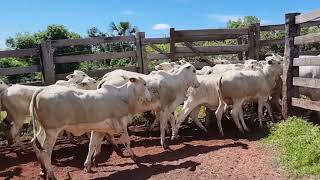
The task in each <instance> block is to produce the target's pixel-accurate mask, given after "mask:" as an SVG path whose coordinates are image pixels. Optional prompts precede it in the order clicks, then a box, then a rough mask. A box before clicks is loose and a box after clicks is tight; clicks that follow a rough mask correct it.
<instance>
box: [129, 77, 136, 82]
mask: <svg viewBox="0 0 320 180" xmlns="http://www.w3.org/2000/svg"><path fill="white" fill-rule="evenodd" d="M129 81H130V82H132V83H136V82H137V81H138V79H137V78H135V77H129Z"/></svg>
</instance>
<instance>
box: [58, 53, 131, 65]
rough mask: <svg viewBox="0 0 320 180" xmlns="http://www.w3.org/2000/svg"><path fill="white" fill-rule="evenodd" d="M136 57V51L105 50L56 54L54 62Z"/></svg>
mask: <svg viewBox="0 0 320 180" xmlns="http://www.w3.org/2000/svg"><path fill="white" fill-rule="evenodd" d="M128 57H136V52H135V51H127V52H104V53H96V54H83V55H74V56H56V57H53V61H54V63H57V64H62V63H71V62H82V61H96V60H103V59H118V58H128Z"/></svg>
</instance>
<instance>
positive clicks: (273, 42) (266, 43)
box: [260, 39, 285, 46]
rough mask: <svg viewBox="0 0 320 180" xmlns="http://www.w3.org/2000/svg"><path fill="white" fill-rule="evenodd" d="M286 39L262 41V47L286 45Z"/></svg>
mask: <svg viewBox="0 0 320 180" xmlns="http://www.w3.org/2000/svg"><path fill="white" fill-rule="evenodd" d="M284 41H285V40H284V39H272V40H260V45H261V46H271V45H284Z"/></svg>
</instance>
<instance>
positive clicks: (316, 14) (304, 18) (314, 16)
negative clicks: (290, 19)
mask: <svg viewBox="0 0 320 180" xmlns="http://www.w3.org/2000/svg"><path fill="white" fill-rule="evenodd" d="M319 18H320V9H317V10H315V11H312V12H310V13H305V14H300V15H298V16H296V23H297V24H301V23H304V22H308V21H313V20H318V19H319Z"/></svg>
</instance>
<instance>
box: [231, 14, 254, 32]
mask: <svg viewBox="0 0 320 180" xmlns="http://www.w3.org/2000/svg"><path fill="white" fill-rule="evenodd" d="M254 23H260V19H259V18H257V17H256V16H245V17H244V18H243V19H241V18H239V19H238V20H235V21H233V20H229V21H228V23H227V28H230V29H238V28H245V27H246V26H248V25H250V24H254Z"/></svg>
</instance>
